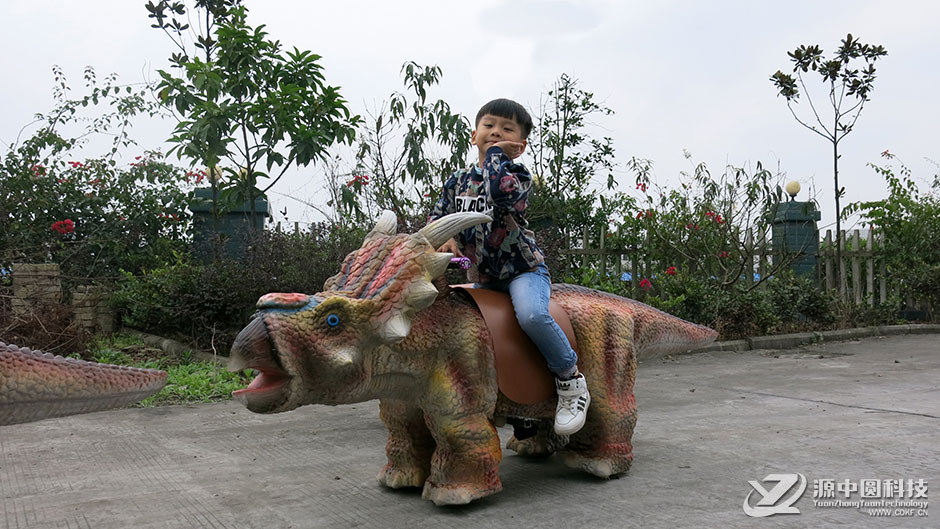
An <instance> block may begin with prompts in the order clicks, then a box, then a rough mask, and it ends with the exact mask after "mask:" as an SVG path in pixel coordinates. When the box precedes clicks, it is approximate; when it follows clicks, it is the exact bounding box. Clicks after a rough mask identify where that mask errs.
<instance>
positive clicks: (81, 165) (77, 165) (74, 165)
mask: <svg viewBox="0 0 940 529" xmlns="http://www.w3.org/2000/svg"><path fill="white" fill-rule="evenodd" d="M69 165H71V166H72V168H73V169H74V168H76V167H85V164H83V163H82V162H69Z"/></svg>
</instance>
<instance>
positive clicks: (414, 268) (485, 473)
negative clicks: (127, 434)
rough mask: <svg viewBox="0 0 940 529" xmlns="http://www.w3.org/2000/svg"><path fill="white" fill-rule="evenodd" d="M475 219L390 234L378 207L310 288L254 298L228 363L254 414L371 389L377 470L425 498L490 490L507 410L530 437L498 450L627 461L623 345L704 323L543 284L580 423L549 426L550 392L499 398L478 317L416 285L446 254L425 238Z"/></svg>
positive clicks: (695, 331) (684, 345) (435, 239)
mask: <svg viewBox="0 0 940 529" xmlns="http://www.w3.org/2000/svg"><path fill="white" fill-rule="evenodd" d="M486 220H488V217H486V216H485V215H481V214H478V213H459V214H454V215H448V216H446V217H443V218H441V219H439V220H438V221H436V222H434V223H431V224H429V225H428V226H427V227H425V228H423V229H422V230H421V231H419V232H418V233H416V234H414V235H407V234H397V235H396V234H395V218H394V215H391V214H386V215H383V217H382V218H381V219H380V220H379V223H378V224H377V226H376V227H375V229H373V230H372V232H371V233H370V234H369V235H368V236H367V237H366V240H365V242H364V243H363V246H362V248H360V249H359V250H357V251H356V252H353V253H351V254H350V255H349V256H347V258H346V260H345V261H344V262H343V266H342V269H341V271H340V273H339V274H337V275H336V276H334V277H332V278H330V279H328V280H327V282H326V284H325V285H324V291H323V292H320V293H318V294H315V295H312V296H311V295H305V294H267V295H265V296H263V297H262V298H261V299H260V300H259V301H258V309H259V310H258V313H256V315H255V317H254V318H253V320H252V321H251V323H249V325H248V326H247V327H246V328H245V329H244V330H242V332H241V333H240V334H239V336H238V337H237V338H236V341H235V344H234V345H233V347H232V355H231V359H230V365H229V368H230V369H233V370H239V369H244V368H253V369H256V370H258V371H259V372H260V374H259V375H258V376H257V377H256V378H255V380H254V381H252V383H251V385H249V387H248V388H247V389H244V390H239V391H236V392H235V393H234V396H235V397H236V398H237V399H239V400H241V401H242V402H243V403H244V404H245V405H246V406H247V407H248V409H249V410H252V411H255V412H258V413H273V412H282V411H288V410H292V409H294V408H297V407H298V406H302V405H305V404H313V403H319V404H344V403H353V402H362V401H366V400H371V399H375V398H378V399H380V415H381V418H382V421H383V422H384V423H385V426H386V428H387V429H388V433H389V437H388V443H387V445H386V455H387V457H388V462H387V464H386V465H385V466H384V468H382V470H381V471H380V472H379V475H378V479H379V482H380V483H382V484H383V485H386V486H388V487H392V488H400V487H423V488H424V497H425V498H426V499H429V500H431V501H433V502H435V503H436V504H463V503H468V502H470V501H472V500H474V499H477V498H481V497H484V496H487V495H489V494H493V493H495V492H498V491H499V490H501V489H502V484H501V482H500V480H499V475H498V467H499V462H500V459H501V457H502V453H501V450H500V446H499V437H498V435H497V432H496V428H495V427H494V423H502V422H504V421H505V419H506V417H510V416H515V417H528V418H534V419H539V420H540V423H541V427H540V429H539V431H540V433H539V434H538V435H537V436H535V437H532V438H529V439H526V440H523V441H519V440H517V439H515V438H513V439H512V440H510V442H509V444H508V445H507V446H508V448H510V449H513V450H515V451H517V452H519V453H524V454H550V453H552V452H554V451H556V450H560V451H564V452H565V456H566V458H565V461H566V463H567V464H569V465H571V466H573V467H576V468H581V469H583V470H585V471H587V472H590V473H592V474H595V475H597V476H601V477H609V476H611V475H615V474H619V473H622V472H625V471H626V470H628V469H629V468H630V463H631V461H632V459H633V447H632V444H631V439H632V437H633V428H634V426H635V424H636V400H635V399H634V396H633V385H634V381H635V378H636V360H637V356H638V355H642V354H644V353H646V354H649V353H650V352H659V353H663V352H670V351H682V350H687V349H690V348H692V347H695V346H697V345H700V344H704V343H708V342H710V341H712V340H714V339H715V336H716V333H715V332H714V331H713V330H711V329H708V328H707V327H702V326H700V325H695V324H692V323H689V322H686V321H683V320H680V319H678V318H676V317H673V316H670V315H668V314H666V313H664V312H661V311H659V310H656V309H654V308H652V307H649V306H647V305H644V304H642V303H638V302H636V301H631V300H628V299H625V298H622V297H619V296H614V295H611V294H606V293H602V292H598V291H595V290H591V289H587V288H582V287H577V286H572V285H554V286H553V290H552V299H554V300H555V301H556V302H558V303H559V304H560V305H561V306H562V307H563V308H565V309H566V310H567V312H568V314H569V316H570V319H571V324H572V327H573V328H574V331H575V335H576V339H577V343H578V346H579V356H580V362H579V366H580V369H581V371H582V372H584V373H585V376H586V377H587V380H588V382H589V385H590V389H591V397H592V402H591V406H590V408H589V411H588V417H587V422H586V424H585V426H584V428H583V429H582V430H581V431H580V432H578V433H577V434H574V435H572V436H571V437H570V438H568V437H560V436H557V435H555V434H554V433H553V432H552V431H551V423H552V419H553V417H554V413H555V399H554V398H552V399H550V400H548V401H545V402H542V403H539V404H535V405H522V404H518V403H515V402H512V401H510V400H508V399H507V398H505V397H504V396H503V395H502V394H501V393H500V392H499V389H498V387H497V383H496V372H495V368H494V360H493V349H492V342H491V340H490V335H489V332H488V331H487V328H486V325H485V323H484V321H483V317H482V316H481V314H480V313H479V311H478V310H477V309H476V307H475V305H474V304H473V303H472V302H471V301H470V300H469V299H467V297H466V296H465V295H463V294H459V293H457V292H448V293H445V294H442V295H439V294H438V292H437V290H436V289H435V288H434V287H433V286H432V285H431V283H430V282H431V280H433V279H434V278H436V277H438V276H440V275H441V274H443V272H444V270H445V268H446V265H447V262H448V261H449V258H450V257H451V254H440V253H436V252H435V250H434V249H435V248H438V247H440V245H441V244H442V243H443V242H444V241H446V240H447V239H449V238H450V237H452V236H453V235H454V234H456V233H457V232H459V231H460V230H462V229H465V228H467V227H469V226H472V225H474V224H477V223H480V222H484V221H486Z"/></svg>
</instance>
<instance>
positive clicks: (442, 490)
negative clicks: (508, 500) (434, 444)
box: [421, 479, 503, 505]
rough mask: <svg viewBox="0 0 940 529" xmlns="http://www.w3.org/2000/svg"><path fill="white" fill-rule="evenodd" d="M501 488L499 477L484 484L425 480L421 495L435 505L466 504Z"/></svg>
mask: <svg viewBox="0 0 940 529" xmlns="http://www.w3.org/2000/svg"><path fill="white" fill-rule="evenodd" d="M501 490H503V484H502V482H500V481H499V479H497V480H496V482H495V483H492V484H486V485H482V484H481V485H477V484H471V483H461V484H447V485H438V484H436V483H433V482H431V481H427V482H426V483H425V484H424V493H423V494H422V495H421V497H423V498H424V499H426V500H431V501H433V502H434V504H435V505H466V504H468V503H470V502H471V501H473V500H478V499H480V498H484V497H486V496H489V495H490V494H496V493H497V492H499V491H501Z"/></svg>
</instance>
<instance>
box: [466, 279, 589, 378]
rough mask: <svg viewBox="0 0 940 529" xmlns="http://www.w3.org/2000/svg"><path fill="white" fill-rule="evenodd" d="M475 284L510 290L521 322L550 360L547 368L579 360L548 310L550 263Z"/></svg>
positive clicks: (556, 368)
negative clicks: (529, 270)
mask: <svg viewBox="0 0 940 529" xmlns="http://www.w3.org/2000/svg"><path fill="white" fill-rule="evenodd" d="M474 286H475V287H477V288H486V289H489V290H497V291H499V292H509V297H511V298H512V306H513V308H514V309H515V311H516V319H517V320H519V326H520V327H522V330H523V331H525V333H526V334H527V335H528V336H529V338H531V339H532V341H533V342H534V343H535V345H536V346H537V347H538V348H539V351H540V352H541V353H542V356H544V357H545V361H546V362H547V363H548V369H550V370H551V371H552V372H554V373H556V374H557V373H564V372H566V371H569V370H570V369H571V368H572V367H574V365H575V364H577V363H578V354H577V353H575V352H574V349H572V348H571V344H570V343H568V337H566V336H565V333H564V332H562V330H561V327H559V326H558V324H557V323H555V319H554V318H552V315H551V314H549V312H548V299H549V297H550V296H551V293H552V285H551V278H550V276H549V275H548V267H547V266H545V265H544V264H540V265H538V267H536V269H535V270H534V271H532V272H523V273H521V274H519V275H517V276H516V277H513V278H510V279H503V280H501V281H493V282H490V283H485V284H481V283H477V284H475V285H474Z"/></svg>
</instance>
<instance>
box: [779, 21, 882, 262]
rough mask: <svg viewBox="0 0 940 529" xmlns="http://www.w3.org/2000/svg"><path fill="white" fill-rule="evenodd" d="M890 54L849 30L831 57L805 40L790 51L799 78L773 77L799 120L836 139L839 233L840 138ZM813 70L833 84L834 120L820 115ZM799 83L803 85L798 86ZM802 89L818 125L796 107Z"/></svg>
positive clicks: (838, 226) (834, 165) (834, 175)
mask: <svg viewBox="0 0 940 529" xmlns="http://www.w3.org/2000/svg"><path fill="white" fill-rule="evenodd" d="M887 54H888V52H887V51H886V50H885V49H884V48H883V47H882V46H880V45H877V46H876V45H871V44H862V43H860V42H859V41H858V39H855V38H853V37H852V34H851V33H849V34H848V35H847V36H846V37H845V39H843V40H842V45H841V46H840V47H839V48H838V49H837V50H836V52H835V55H834V56H833V57H832V58H831V59H824V58H823V50H822V49H821V48H820V47H819V46H818V45H812V46H807V45H805V44H804V45H802V46H800V47H799V48H797V49H795V50H793V51H792V52H787V55H789V56H790V61H791V62H793V73H795V74H796V77H795V78H794V77H793V75H790V74H785V73H783V72H782V71H780V70H777V73H775V74H773V75H772V76H770V80H771V81H772V82H773V83H774V86H776V87H777V89H778V90H779V92H778V95H781V96H783V97H784V98H786V100H787V108H789V109H790V113H791V114H793V117H794V118H795V119H796V120H797V122H799V124H800V125H803V126H804V127H806V128H808V129H809V130H811V131H813V132H815V133H816V134H819V135H820V136H822V137H823V138H826V140H828V141H829V142H830V143H832V179H833V183H834V190H835V206H836V211H835V213H836V233H837V234H841V233H842V211H841V209H840V207H839V201H840V199H841V198H842V196H843V195H844V194H845V188H844V187H840V186H839V142H840V141H842V139H843V138H845V136H846V135H847V134H848V133H850V132H852V129H853V128H854V127H855V122H856V121H857V120H858V116H859V115H860V114H861V113H862V108H864V106H865V103H866V102H867V101H868V99H869V98H868V95H869V93H870V92H871V91H872V90H873V89H874V82H875V61H876V60H877V59H878V58H879V57H883V56H885V55H887ZM859 61H861V62H863V63H864V64H865V68H864V69H859V68H858V67H855V65H858V63H859ZM810 70H812V71H814V72H818V73H819V75H820V77H822V81H823V83H824V84H825V85H826V86H828V88H829V104H830V106H831V107H832V115H831V116H830V117H828V119H829V120H831V121H829V124H827V123H825V122H824V121H823V116H820V111H819V110H817V109H816V106H815V105H814V104H813V100H812V98H811V97H810V95H809V93H808V92H807V90H806V85H805V84H804V82H803V74H806V73H808V72H809V71H810ZM798 83H799V87H797V84H798ZM801 89H802V91H803V92H804V93H806V99H807V101H809V105H810V110H811V111H812V113H813V117H814V118H815V120H816V124H815V125H814V124H812V123H811V122H807V120H804V119H801V118H800V117H799V116H798V115H797V114H796V111H795V110H794V108H793V105H794V104H796V103H797V99H799V97H800V90H801ZM847 98H848V100H847ZM844 105H848V108H844ZM810 121H811V120H810ZM817 125H818V127H817ZM836 259H837V261H838V262H841V261H842V250H841V248H840V245H836Z"/></svg>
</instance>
